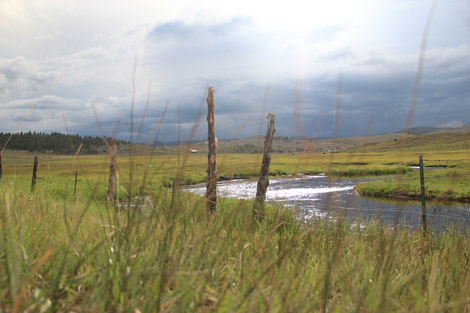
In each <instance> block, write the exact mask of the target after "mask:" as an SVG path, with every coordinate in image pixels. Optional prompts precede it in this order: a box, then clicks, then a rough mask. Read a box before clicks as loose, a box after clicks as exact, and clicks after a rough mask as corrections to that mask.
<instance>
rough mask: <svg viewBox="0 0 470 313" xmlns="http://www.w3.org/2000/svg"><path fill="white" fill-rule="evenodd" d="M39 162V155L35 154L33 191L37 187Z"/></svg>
mask: <svg viewBox="0 0 470 313" xmlns="http://www.w3.org/2000/svg"><path fill="white" fill-rule="evenodd" d="M38 163H39V161H38V157H37V156H35V157H34V166H33V178H32V180H31V191H33V190H34V187H36V177H37V176H36V174H37V172H38Z"/></svg>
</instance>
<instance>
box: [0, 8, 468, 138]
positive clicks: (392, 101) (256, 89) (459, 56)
mask: <svg viewBox="0 0 470 313" xmlns="http://www.w3.org/2000/svg"><path fill="white" fill-rule="evenodd" d="M432 5H433V2H432V1H431V0H328V1H325V0H322V1H319V0H310V1H303V0H290V1H272V0H271V1H268V0H260V1H258V0H237V1H215V0H200V1H190V0H172V1H154V0H133V1H123V0H112V1H111V0H100V1H96V0H93V1H91V0H90V1H88V0H82V1H72V0H68V1H67V0H42V1H33V0H0V132H12V131H41V132H66V125H67V127H68V129H69V131H70V133H72V134H76V133H79V134H82V135H99V134H100V133H101V131H100V127H101V129H102V131H103V132H104V134H105V135H107V136H111V135H112V133H113V129H115V128H116V127H117V134H118V137H120V138H123V139H129V138H130V131H131V122H130V121H131V117H132V116H133V117H134V133H136V132H138V129H139V125H140V123H141V121H142V120H143V126H142V136H141V137H140V138H141V139H140V140H141V141H142V140H145V139H146V138H148V136H150V134H152V130H153V129H155V127H156V125H157V126H158V125H159V122H160V121H161V120H162V114H163V112H164V111H165V107H166V106H167V110H166V115H165V116H164V118H163V122H162V127H161V131H160V138H159V140H165V141H171V140H176V139H177V138H178V136H180V137H181V138H188V136H189V134H190V133H191V130H195V131H194V134H193V137H194V138H198V139H199V138H204V137H205V136H207V126H206V124H205V123H204V122H205V119H204V116H202V117H201V113H202V114H206V112H207V111H206V110H207V106H206V104H205V102H204V98H205V96H206V95H207V87H208V86H214V88H215V90H216V129H217V137H219V138H231V137H248V136H253V135H257V134H259V133H260V132H262V133H264V132H265V129H264V127H265V125H266V119H265V118H264V117H265V116H266V114H267V112H269V111H270V112H274V113H275V114H276V128H277V132H276V135H281V136H297V135H308V136H318V137H331V136H333V135H334V124H335V119H336V117H337V116H338V115H337V96H338V81H339V80H341V92H340V95H341V106H340V112H339V113H340V114H339V118H340V120H339V129H338V135H339V136H358V135H359V136H360V135H364V134H366V133H368V129H370V132H371V133H374V134H376V133H384V132H395V131H399V130H401V129H403V128H404V127H405V123H406V119H407V115H408V112H409V109H410V103H411V99H412V96H413V88H414V84H415V79H416V73H417V68H418V64H419V59H420V49H421V45H422V41H423V34H424V33H425V25H426V20H427V19H428V16H429V15H430V13H429V12H430V11H431V7H432ZM426 48H427V49H426V54H425V62H424V70H423V73H422V75H423V76H422V82H421V89H420V93H419V97H418V99H417V103H416V110H415V113H414V115H413V119H412V123H411V126H460V125H462V124H470V1H468V0H445V1H440V2H439V3H438V5H437V8H436V10H435V11H434V15H433V18H432V23H431V27H430V29H429V36H428V37H427V45H426ZM134 69H135V70H134ZM134 74H135V75H134ZM133 98H134V99H135V100H134V115H132V114H131V104H132V103H133ZM263 99H265V100H266V101H263ZM146 103H148V107H147V109H146ZM263 103H265V104H264V105H263ZM33 107H34V110H33V111H32V112H31V113H30V114H29V115H28V116H27V117H26V119H25V120H24V122H22V123H21V121H22V120H23V118H24V117H25V116H26V115H27V113H28V111H30V110H31V108H33ZM95 112H96V113H95ZM144 114H145V116H144V119H142V116H143V115H144ZM97 119H98V120H99V123H98V122H97ZM195 122H196V123H198V124H196V125H195V126H194V123H195ZM260 123H262V124H260ZM134 137H135V136H134ZM142 138H144V139H142Z"/></svg>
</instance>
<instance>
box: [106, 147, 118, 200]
mask: <svg viewBox="0 0 470 313" xmlns="http://www.w3.org/2000/svg"><path fill="white" fill-rule="evenodd" d="M116 158H117V148H116V145H115V144H114V143H113V145H112V146H111V164H110V166H109V183H108V193H107V194H106V201H108V202H110V203H111V204H113V205H114V184H115V181H116V167H117V166H116Z"/></svg>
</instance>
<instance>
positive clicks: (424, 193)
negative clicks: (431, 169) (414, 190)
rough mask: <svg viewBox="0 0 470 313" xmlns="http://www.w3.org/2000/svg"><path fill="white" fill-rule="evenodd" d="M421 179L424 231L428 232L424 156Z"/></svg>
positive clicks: (421, 157) (421, 158) (421, 161)
mask: <svg viewBox="0 0 470 313" xmlns="http://www.w3.org/2000/svg"><path fill="white" fill-rule="evenodd" d="M419 179H420V182H421V219H422V222H423V233H424V234H426V233H427V222H426V189H425V185H424V165H423V156H422V155H420V156H419Z"/></svg>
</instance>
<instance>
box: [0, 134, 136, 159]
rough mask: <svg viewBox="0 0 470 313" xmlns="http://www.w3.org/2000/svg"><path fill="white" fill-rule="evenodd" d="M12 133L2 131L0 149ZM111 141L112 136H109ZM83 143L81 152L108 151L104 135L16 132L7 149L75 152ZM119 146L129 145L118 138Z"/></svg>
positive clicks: (95, 152)
mask: <svg viewBox="0 0 470 313" xmlns="http://www.w3.org/2000/svg"><path fill="white" fill-rule="evenodd" d="M10 135H11V133H0V149H1V148H2V147H3V146H4V145H5V143H6V142H7V140H8V138H9V137H10ZM107 140H109V141H111V138H107ZM81 144H83V146H82V148H81V150H80V153H81V154H98V153H103V152H105V151H106V144H105V142H104V139H103V138H102V137H91V136H80V135H66V134H61V133H51V134H46V133H36V132H27V133H23V132H21V133H16V134H13V136H11V140H10V141H9V142H8V144H7V146H6V149H8V150H25V151H29V152H39V153H57V154H74V153H76V151H77V149H78V147H80V145H81ZM116 144H117V146H118V147H119V146H121V145H127V144H128V142H127V141H124V140H117V141H116Z"/></svg>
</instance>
